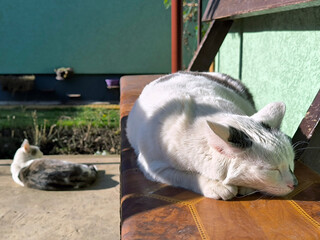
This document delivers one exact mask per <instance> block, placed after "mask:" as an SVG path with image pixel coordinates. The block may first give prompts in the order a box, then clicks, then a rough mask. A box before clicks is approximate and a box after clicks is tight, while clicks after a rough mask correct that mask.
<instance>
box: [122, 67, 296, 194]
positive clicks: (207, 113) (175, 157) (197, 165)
mask: <svg viewBox="0 0 320 240" xmlns="http://www.w3.org/2000/svg"><path fill="white" fill-rule="evenodd" d="M284 114H285V104H284V103H281V102H274V103H270V104H268V105H267V106H265V107H264V108H263V109H261V110H260V111H258V112H257V111H256V109H255V106H254V102H253V99H252V95H251V94H250V92H249V90H248V89H247V88H246V87H245V86H244V85H243V84H242V83H241V82H240V81H238V80H235V79H233V78H231V77H230V76H228V75H224V74H220V73H195V72H179V73H175V74H171V75H167V76H164V77H161V78H160V79H158V80H156V81H153V82H151V83H150V84H148V85H147V86H146V87H145V88H144V90H143V91H142V93H141V95H140V97H139V98H138V99H137V101H136V103H135V104H134V106H133V108H132V110H131V112H130V114H129V117H128V122H127V136H128V139H129V142H130V143H131V145H132V147H133V148H134V150H135V152H136V154H137V156H138V164H139V167H140V169H141V170H142V172H143V173H144V175H145V176H146V177H147V178H148V179H150V180H153V181H158V182H162V183H166V184H170V185H173V186H177V187H182V188H186V189H189V190H191V191H194V192H196V193H199V194H202V195H204V196H206V197H209V198H214V199H223V200H228V199H231V198H233V197H235V196H236V195H237V194H242V195H245V194H250V193H252V192H254V191H256V190H258V191H260V192H264V193H267V194H271V195H276V196H282V195H286V194H288V193H290V192H291V191H292V190H293V189H294V187H295V186H296V185H297V183H298V182H297V179H296V177H295V176H294V174H293V171H294V151H293V148H292V145H291V141H290V139H289V138H288V137H287V136H286V135H285V134H284V133H282V132H281V131H280V130H279V128H280V125H281V122H282V119H283V117H284Z"/></svg>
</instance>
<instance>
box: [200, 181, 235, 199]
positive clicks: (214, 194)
mask: <svg viewBox="0 0 320 240" xmlns="http://www.w3.org/2000/svg"><path fill="white" fill-rule="evenodd" d="M237 193H238V187H236V186H233V185H225V184H223V183H221V182H218V181H209V183H208V185H207V186H206V187H205V189H204V191H203V195H204V196H205V197H208V198H214V199H223V200H229V199H232V198H234V197H235V196H236V195H237Z"/></svg>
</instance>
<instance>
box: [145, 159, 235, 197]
mask: <svg viewBox="0 0 320 240" xmlns="http://www.w3.org/2000/svg"><path fill="white" fill-rule="evenodd" d="M139 160H140V168H141V170H142V171H143V172H144V174H145V176H146V177H147V178H148V179H150V180H153V181H157V182H162V183H166V184H169V185H173V186H176V187H182V188H185V189H188V190H191V191H194V192H196V193H199V194H202V195H204V196H205V197H208V198H214V199H223V200H228V199H231V198H233V197H235V196H236V195H237V193H238V188H237V187H236V186H233V185H225V184H223V183H222V182H219V181H216V180H212V179H209V178H207V177H204V176H202V175H200V174H198V173H194V172H186V171H180V170H178V169H176V168H173V167H171V166H168V165H167V164H164V162H160V161H153V162H152V165H151V166H150V164H147V163H146V162H145V161H144V158H143V156H142V155H141V154H140V155H139Z"/></svg>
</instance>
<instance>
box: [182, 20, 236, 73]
mask: <svg viewBox="0 0 320 240" xmlns="http://www.w3.org/2000/svg"><path fill="white" fill-rule="evenodd" d="M232 23H233V21H231V20H227V21H213V22H212V23H211V24H210V26H209V29H208V31H207V33H206V35H205V36H204V37H203V39H202V41H201V43H200V45H199V47H198V49H197V51H196V53H195V54H194V56H193V58H192V60H191V62H190V64H189V67H188V70H189V71H208V69H209V67H210V64H211V63H212V61H213V59H214V57H215V56H216V54H217V53H218V51H219V48H220V46H221V45H222V42H223V40H224V38H225V37H226V35H227V33H228V31H229V29H230V27H231V25H232Z"/></svg>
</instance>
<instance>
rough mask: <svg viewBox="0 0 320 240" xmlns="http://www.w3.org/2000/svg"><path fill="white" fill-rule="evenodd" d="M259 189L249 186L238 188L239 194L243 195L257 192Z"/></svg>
mask: <svg viewBox="0 0 320 240" xmlns="http://www.w3.org/2000/svg"><path fill="white" fill-rule="evenodd" d="M256 191H257V190H255V189H253V188H247V187H239V188H238V194H240V195H242V196H246V195H250V194H251V193H254V192H256Z"/></svg>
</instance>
